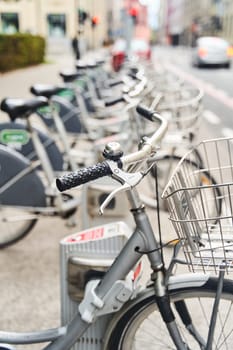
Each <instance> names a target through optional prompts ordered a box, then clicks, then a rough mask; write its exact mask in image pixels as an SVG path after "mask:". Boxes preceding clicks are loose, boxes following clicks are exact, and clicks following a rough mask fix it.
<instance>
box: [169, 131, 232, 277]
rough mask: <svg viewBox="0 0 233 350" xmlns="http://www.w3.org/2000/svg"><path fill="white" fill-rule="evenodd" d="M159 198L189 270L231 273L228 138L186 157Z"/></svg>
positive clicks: (230, 168) (230, 158)
mask: <svg viewBox="0 0 233 350" xmlns="http://www.w3.org/2000/svg"><path fill="white" fill-rule="evenodd" d="M200 159H201V160H200ZM162 197H163V198H164V199H165V200H166V201H167V203H168V207H169V212H170V219H171V221H172V223H173V226H174V228H175V230H176V233H177V234H178V237H179V239H180V241H181V244H182V247H183V252H184V256H185V259H186V262H187V264H188V266H189V267H190V270H191V271H193V272H195V271H196V270H200V269H202V270H203V271H204V272H207V271H214V272H215V273H217V272H218V271H219V269H222V268H224V269H225V270H226V272H230V271H231V270H232V271H233V269H232V268H233V200H232V198H233V138H224V139H223V138H222V139H215V140H208V141H203V142H202V143H200V144H199V145H198V146H197V147H195V148H194V149H193V150H192V151H190V152H188V153H187V154H186V156H184V157H183V159H182V160H181V161H180V163H179V164H178V166H177V168H176V170H175V172H174V173H173V175H172V177H171V179H170V181H169V183H168V184H167V186H166V188H165V190H164V192H163V194H162Z"/></svg>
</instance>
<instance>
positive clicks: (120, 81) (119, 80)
mask: <svg viewBox="0 0 233 350" xmlns="http://www.w3.org/2000/svg"><path fill="white" fill-rule="evenodd" d="M120 84H123V80H122V79H115V80H113V79H112V80H111V81H109V83H108V85H109V86H110V87H113V86H117V85H120Z"/></svg>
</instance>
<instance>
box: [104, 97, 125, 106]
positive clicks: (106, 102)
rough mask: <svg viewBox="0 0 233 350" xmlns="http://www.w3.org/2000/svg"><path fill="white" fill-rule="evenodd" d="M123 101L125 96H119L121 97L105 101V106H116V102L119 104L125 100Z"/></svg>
mask: <svg viewBox="0 0 233 350" xmlns="http://www.w3.org/2000/svg"><path fill="white" fill-rule="evenodd" d="M123 101H125V98H124V96H119V97H116V98H114V99H111V100H108V101H105V106H106V107H110V106H114V105H115V104H117V103H119V102H123Z"/></svg>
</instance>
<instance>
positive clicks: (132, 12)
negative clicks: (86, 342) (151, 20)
mask: <svg viewBox="0 0 233 350" xmlns="http://www.w3.org/2000/svg"><path fill="white" fill-rule="evenodd" d="M129 15H130V16H133V17H137V15H138V9H137V7H131V8H130V9H129Z"/></svg>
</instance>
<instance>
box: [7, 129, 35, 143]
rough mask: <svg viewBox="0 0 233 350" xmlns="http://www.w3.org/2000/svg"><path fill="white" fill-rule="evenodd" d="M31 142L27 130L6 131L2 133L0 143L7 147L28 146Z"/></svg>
mask: <svg viewBox="0 0 233 350" xmlns="http://www.w3.org/2000/svg"><path fill="white" fill-rule="evenodd" d="M28 141H29V135H28V133H27V131H26V130H19V129H4V130H1V132H0V142H1V143H4V144H6V145H9V144H13V145H17V144H18V145H26V144H27V143H28Z"/></svg>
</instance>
